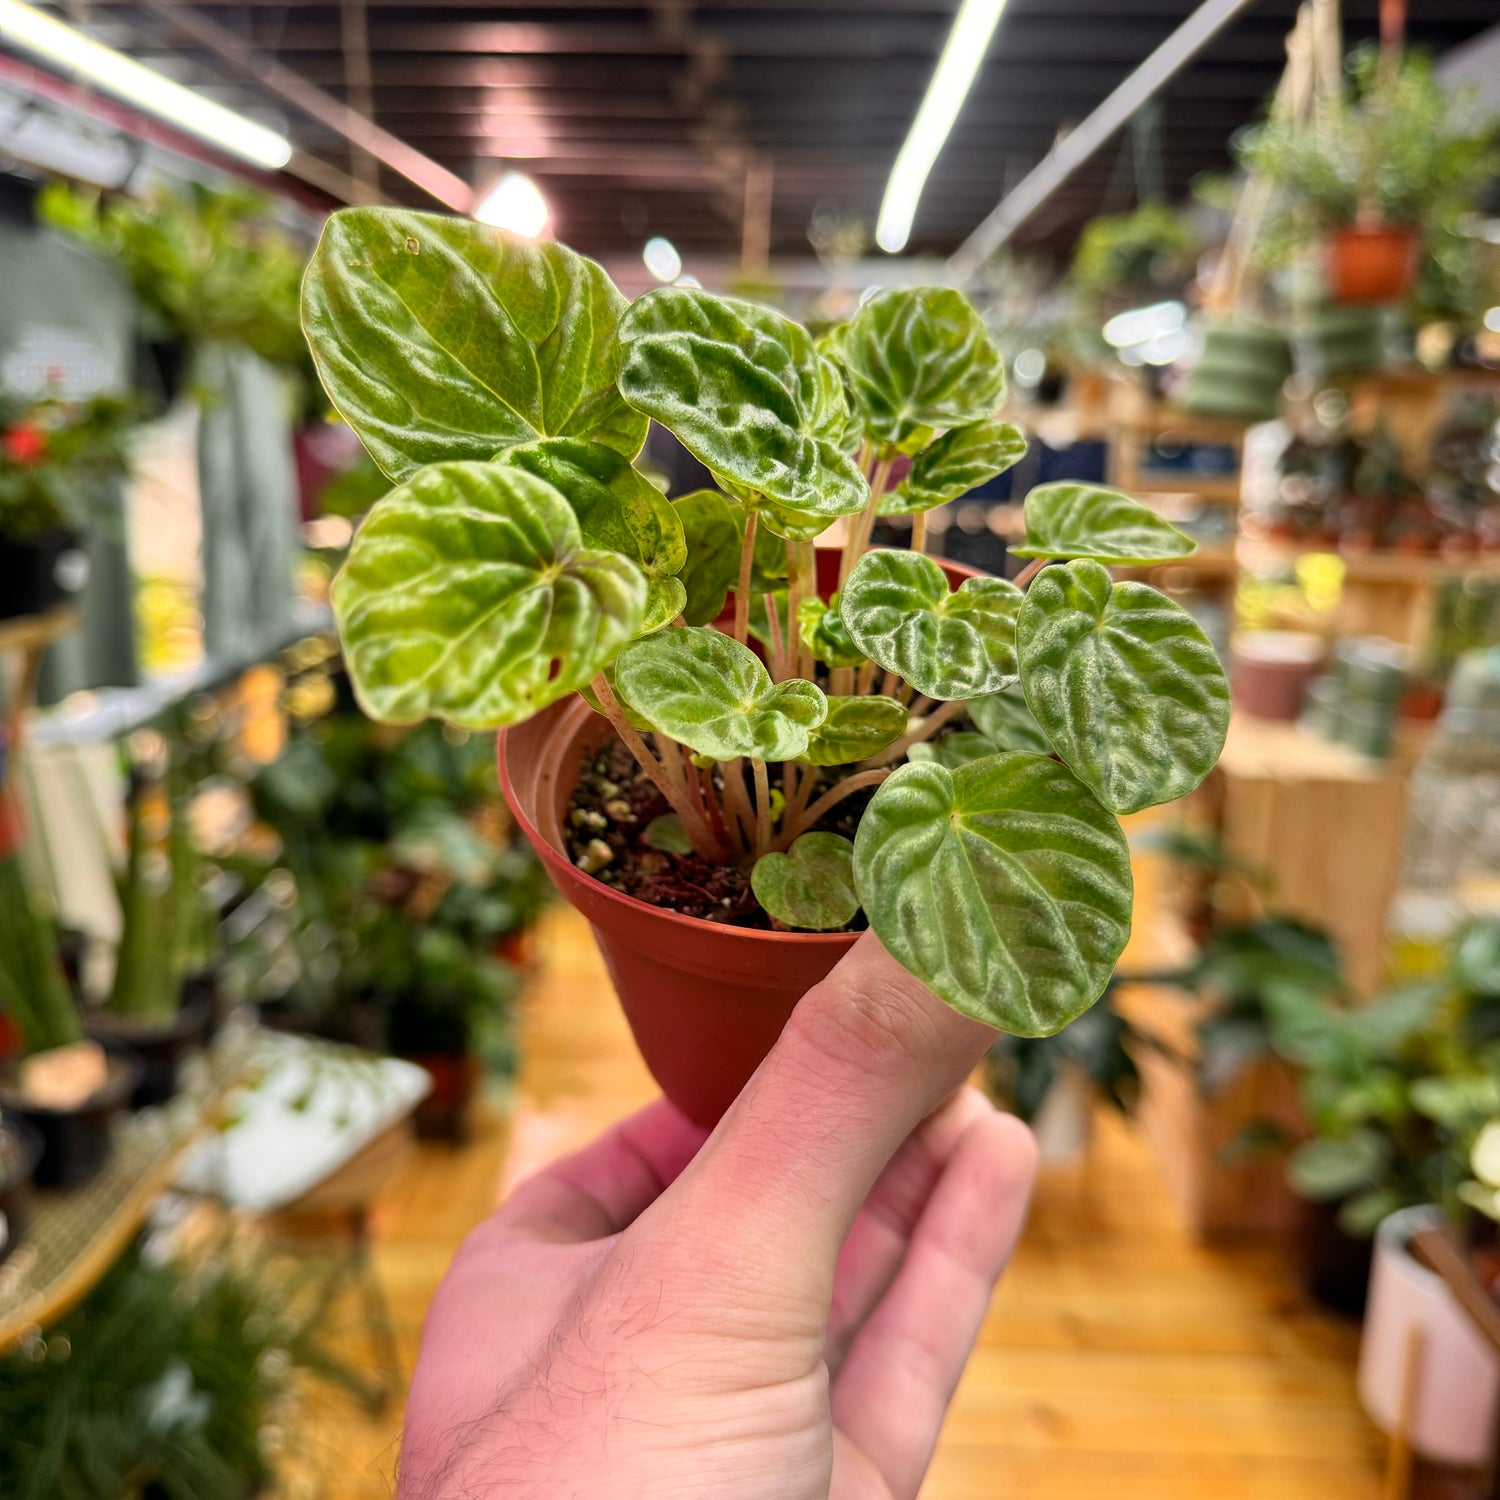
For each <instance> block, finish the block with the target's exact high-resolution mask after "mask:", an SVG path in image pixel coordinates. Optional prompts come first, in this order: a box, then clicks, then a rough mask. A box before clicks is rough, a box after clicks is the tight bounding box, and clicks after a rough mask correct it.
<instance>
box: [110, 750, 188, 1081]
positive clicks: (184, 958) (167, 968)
mask: <svg viewBox="0 0 1500 1500" xmlns="http://www.w3.org/2000/svg"><path fill="white" fill-rule="evenodd" d="M188 802H189V796H188V791H187V788H186V787H185V786H184V785H183V784H182V781H181V778H180V777H179V776H178V775H177V774H176V773H175V772H169V773H168V775H167V777H166V778H164V779H163V780H159V781H158V780H154V779H151V778H148V777H147V776H145V775H144V774H142V773H141V772H139V771H137V772H136V773H135V774H134V775H133V776H132V780H131V787H130V791H129V794H128V795H127V797H126V815H127V821H128V830H127V838H126V854H125V865H124V868H123V869H122V871H121V872H120V877H119V880H118V892H119V898H120V912H121V928H120V941H119V945H118V947H117V949H116V953H115V974H114V981H113V983H112V985H111V987H110V992H109V996H108V998H107V1000H106V1001H105V1003H104V1005H103V1006H102V1007H99V1008H98V1009H96V1010H94V1011H93V1012H91V1013H90V1015H89V1019H88V1025H89V1030H90V1031H91V1032H92V1034H94V1035H95V1036H97V1037H99V1038H101V1039H102V1040H106V1041H116V1042H120V1043H123V1044H124V1045H126V1046H128V1047H129V1048H130V1049H131V1050H132V1051H133V1052H134V1053H135V1054H136V1055H137V1056H138V1057H139V1058H140V1060H141V1063H142V1074H141V1080H140V1083H139V1084H138V1085H137V1086H136V1089H135V1092H134V1094H133V1095H132V1097H131V1106H132V1107H133V1108H135V1109H146V1108H149V1107H151V1106H153V1105H158V1104H165V1103H166V1102H167V1101H168V1100H169V1099H171V1098H172V1097H173V1095H174V1094H176V1092H177V1084H178V1074H179V1071H180V1069H181V1065H182V1061H183V1058H184V1057H185V1056H186V1055H187V1054H188V1052H189V1051H191V1050H192V1049H193V1048H195V1047H198V1046H200V1045H202V1044H203V1042H204V1041H205V1039H206V1037H207V1036H208V1035H209V1034H210V1033H211V1032H212V1030H213V1023H214V1019H215V1010H216V1007H217V1003H218V992H217V977H216V971H215V969H214V959H215V957H216V952H215V949H216V943H215V930H214V920H213V913H212V911H211V910H210V909H209V903H208V900H207V896H206V892H205V890H204V885H203V868H204V862H203V860H202V858H201V856H200V855H199V853H198V851H197V849H196V848H195V847H194V844H193V839H192V832H191V829H190V827H189V816H188V813H189V808H188ZM163 820H164V821H165V823H166V831H165V834H164V836H162V837H158V836H156V834H157V830H158V827H159V824H160V822H161V821H163Z"/></svg>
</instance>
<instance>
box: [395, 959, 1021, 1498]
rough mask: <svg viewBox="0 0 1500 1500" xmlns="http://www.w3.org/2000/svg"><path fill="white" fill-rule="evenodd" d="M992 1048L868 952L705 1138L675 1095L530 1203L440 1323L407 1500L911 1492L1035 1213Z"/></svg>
mask: <svg viewBox="0 0 1500 1500" xmlns="http://www.w3.org/2000/svg"><path fill="white" fill-rule="evenodd" d="M992 1036H993V1033H992V1032H991V1031H989V1030H988V1029H987V1028H986V1027H984V1026H981V1025H979V1024H978V1023H977V1022H974V1021H970V1020H968V1019H966V1018H964V1017H962V1016H959V1015H957V1014H956V1013H955V1012H953V1011H952V1010H950V1009H949V1008H948V1007H947V1006H945V1005H944V1004H942V1002H941V1001H939V1000H937V999H936V998H935V997H934V996H933V995H932V994H931V993H930V992H929V991H928V990H927V989H926V988H925V987H923V986H922V985H921V984H920V983H919V982H918V981H917V980H915V979H913V978H912V976H911V975H909V974H908V973H907V972H906V971H905V970H904V969H902V968H900V967H899V966H898V965H897V964H896V963H895V962H894V961H893V960H892V959H891V958H890V957H889V956H888V955H887V954H886V952H885V951H884V949H883V948H881V946H880V944H879V943H878V942H877V941H876V939H875V937H874V935H873V934H866V935H865V936H864V937H863V938H861V940H860V941H859V942H858V943H857V944H856V945H855V947H854V948H853V950H852V951H851V952H850V953H849V955H848V956H847V957H846V958H845V959H844V960H843V962H842V963H840V964H839V966H838V968H837V969H835V970H834V972H833V973H832V974H831V975H830V976H829V978H828V979H826V980H824V981H823V983H822V984H820V985H818V986H817V987H816V988H814V989H812V990H810V991H809V992H808V994H807V995H806V996H805V997H804V998H803V1000H802V1002H801V1004H799V1005H798V1007H797V1009H796V1011H795V1012H794V1013H793V1015H792V1018H791V1020H790V1021H789V1022H788V1023H787V1026H786V1029H785V1030H784V1032H783V1033H782V1036H781V1039H780V1040H779V1041H778V1042H777V1044H776V1046H775V1047H774V1048H773V1049H772V1051H771V1053H770V1055H769V1056H768V1057H767V1059H766V1061H765V1062H764V1063H763V1064H762V1065H761V1067H760V1069H759V1070H758V1071H757V1073H756V1074H755V1076H754V1078H752V1079H751V1080H750V1082H749V1083H748V1084H747V1085H746V1087H745V1090H744V1092H743V1093H742V1094H741V1095H740V1097H739V1099H738V1100H737V1101H736V1102H735V1104H734V1105H733V1107H732V1108H731V1109H730V1111H729V1113H728V1114H726V1115H725V1117H724V1119H723V1120H722V1121H721V1122H720V1124H719V1126H718V1128H717V1129H716V1130H715V1131H714V1132H713V1134H712V1135H708V1134H707V1132H705V1131H703V1130H702V1129H700V1128H699V1127H697V1126H695V1125H692V1124H690V1123H689V1122H688V1121H687V1120H686V1119H685V1118H684V1117H683V1116H682V1115H681V1114H679V1113H678V1112H677V1111H676V1110H675V1109H674V1108H673V1107H672V1106H671V1105H670V1104H668V1103H667V1102H666V1101H665V1100H661V1101H659V1102H658V1103H656V1104H654V1105H652V1106H650V1107H649V1108H647V1109H645V1110H643V1111H641V1112H640V1113H639V1114H637V1115H634V1116H632V1117H631V1118H630V1119H628V1120H626V1121H624V1122H623V1123H622V1124H620V1125H619V1126H617V1127H616V1128H615V1129H614V1130H612V1131H610V1132H609V1133H608V1134H607V1135H605V1136H603V1137H602V1138H601V1139H600V1140H598V1141H596V1142H595V1143H594V1144H593V1145H591V1146H589V1147H587V1148H586V1149H585V1150H583V1151H581V1152H579V1153H578V1154H577V1155H575V1156H571V1157H569V1158H567V1159H565V1160H563V1161H560V1162H558V1163H556V1164H555V1165H553V1166H552V1167H549V1168H548V1169H547V1170H545V1171H543V1172H541V1173H539V1174H538V1175H537V1176H535V1177H532V1178H529V1179H527V1180H526V1181H525V1182H523V1183H522V1184H520V1186H518V1187H517V1188H516V1190H515V1191H514V1192H513V1193H512V1194H511V1195H510V1197H509V1198H508V1199H507V1200H506V1202H505V1204H504V1205H503V1206H502V1207H501V1209H500V1210H499V1212H498V1213H496V1214H495V1215H494V1216H493V1217H492V1218H490V1219H489V1220H487V1221H486V1222H485V1223H484V1224H482V1225H481V1226H480V1227H479V1228H478V1229H476V1230H475V1231H474V1233H473V1234H472V1235H470V1236H469V1238H468V1239H467V1240H466V1241H465V1243H464V1245H463V1247H462V1248H461V1249H460V1251H459V1253H458V1256H457V1257H456V1259H455V1260H454V1263H453V1266H452V1268H451V1269H450V1271H449V1272H448V1275H447V1278H446V1279H445V1281H444V1282H443V1285H442V1286H441V1287H440V1288H439V1290H438V1293H437V1296H436V1298H435V1299H434V1301H433V1305H432V1308H431V1311H430V1312H429V1314H428V1317H427V1325H426V1328H425V1329H424V1331H423V1336H422V1351H421V1355H420V1358H419V1359H418V1362H417V1369H416V1374H415V1376H414V1378H413V1381H412V1389H411V1397H410V1401H409V1404H408V1408H407V1420H406V1435H405V1440H404V1450H403V1454H402V1461H401V1482H400V1490H399V1493H400V1495H401V1497H402V1500H460V1497H463V1500H469V1497H479V1496H490V1495H508V1496H509V1495H515V1496H546V1497H548V1500H553V1497H556V1500H564V1497H574V1496H577V1497H579V1500H583V1497H588V1500H604V1497H608V1500H628V1497H634V1496H650V1497H651V1500H674V1497H693V1500H700V1497H706V1496H712V1497H714V1500H737V1497H754V1500H767V1497H775V1500H802V1497H814V1496H816V1497H822V1496H831V1497H832V1500H903V1497H910V1496H915V1495H916V1493H917V1490H918V1488H919V1486H920V1485H921V1482H922V1476H923V1475H924V1473H925V1472H926V1469H927V1465H928V1462H929V1460H930V1459H931V1457H932V1451H933V1448H934V1447H935V1445H936V1443H937V1437H938V1432H939V1429H940V1427H941V1426H942V1421H943V1417H944V1414H945V1412H946V1410H947V1407H948V1402H949V1400H950V1399H951V1397H952V1394H953V1390H954V1388H955V1386H956V1385H957V1383H958V1378H959V1375H960V1374H961V1373H962V1370H963V1367H964V1364H965V1362H966V1361H967V1359H968V1356H969V1352H970V1350H971V1348H972V1347H973V1343H974V1340H975V1338H976V1336H977V1334H978V1331H979V1326H980V1323H981V1321H982V1320H983V1317H984V1313H985V1309H986V1307H987V1306H988V1303H989V1298H990V1293H991V1290H992V1288H993V1286H994V1284H995V1282H996V1280H997V1279H998V1278H999V1275H1000V1271H1001V1269H1002V1268H1003V1266H1004V1264H1005V1262H1006V1260H1007V1259H1008V1257H1009V1255H1010V1251H1011V1247H1012V1245H1013V1244H1014V1242H1015V1239H1016V1236H1017V1234H1018V1233H1019V1230H1020V1226H1021V1222H1022V1220H1023V1218H1024V1215H1025V1211H1026V1202H1027V1198H1028V1195H1029V1192H1030V1187H1031V1180H1032V1176H1033V1170H1034V1162H1035V1148H1034V1146H1033V1143H1032V1141H1031V1137H1030V1134H1029V1132H1028V1131H1027V1130H1026V1127H1025V1126H1024V1125H1022V1124H1021V1123H1020V1122H1019V1121H1017V1120H1015V1119H1013V1118H1011V1117H1010V1116H1007V1115H1001V1114H999V1113H997V1112H996V1111H995V1110H994V1108H993V1107H992V1106H991V1105H990V1104H989V1103H988V1102H987V1101H986V1100H985V1099H984V1098H983V1096H982V1095H980V1094H979V1093H978V1092H977V1091H975V1090H973V1089H967V1088H965V1089H960V1090H959V1092H957V1093H954V1092H953V1091H954V1090H955V1089H956V1088H958V1086H959V1085H960V1084H961V1083H962V1081H963V1079H964V1078H965V1077H966V1076H967V1074H968V1073H969V1071H970V1069H971V1068H972V1067H973V1065H974V1063H975V1062H976V1061H977V1060H978V1058H979V1057H980V1055H981V1054H982V1053H983V1051H984V1049H985V1047H986V1046H987V1045H988V1044H989V1042H990V1040H991V1038H992Z"/></svg>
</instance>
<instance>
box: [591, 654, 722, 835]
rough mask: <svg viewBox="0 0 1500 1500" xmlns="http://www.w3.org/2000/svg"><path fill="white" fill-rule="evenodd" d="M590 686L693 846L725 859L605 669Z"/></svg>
mask: <svg viewBox="0 0 1500 1500" xmlns="http://www.w3.org/2000/svg"><path fill="white" fill-rule="evenodd" d="M589 685H590V686H591V687H592V688H593V690H594V694H595V696H596V697H597V698H598V699H599V707H600V708H602V709H603V710H604V717H605V718H607V719H608V720H609V722H610V724H611V725H612V726H613V728H614V731H615V733H616V734H617V735H618V736H619V737H620V742H621V743H622V744H623V745H624V746H625V748H626V749H627V750H629V751H630V753H631V754H632V755H633V756H635V759H636V764H637V765H639V766H640V768H641V770H643V771H644V772H645V773H646V775H647V776H649V777H650V778H651V783H652V785H653V786H654V787H655V788H656V790H657V791H659V792H660V793H661V794H662V796H663V797H665V798H666V799H667V805H668V806H669V807H670V808H671V809H672V811H673V812H675V813H676V814H677V816H678V817H679V818H681V819H682V830H683V832H684V833H686V834H687V836H688V840H689V842H690V843H691V844H692V846H693V848H694V849H695V850H697V852H698V853H699V854H701V855H702V856H703V857H704V859H712V860H719V859H722V858H723V857H724V851H723V850H722V849H718V848H716V847H715V844H714V839H713V836H712V835H711V834H710V833H709V830H708V824H707V822H706V821H705V820H704V819H703V818H702V817H701V816H700V815H699V813H698V811H697V809H696V808H694V807H693V805H692V803H691V802H690V801H689V800H688V796H687V787H686V785H685V783H684V784H679V783H678V782H676V781H674V780H673V778H672V775H671V773H670V772H669V771H668V770H667V768H666V767H665V766H664V765H663V764H662V763H661V761H659V760H657V758H656V757H655V756H654V755H653V754H652V753H651V751H650V750H649V749H647V747H646V742H645V740H643V739H642V738H641V737H640V735H639V734H638V733H637V731H636V729H635V727H634V725H632V724H631V722H630V721H629V720H628V719H627V718H626V717H625V712H624V710H623V709H622V708H621V707H620V702H619V699H617V698H616V697H615V695H614V692H613V690H612V689H611V688H610V685H609V683H608V682H607V681H606V679H605V676H604V673H603V672H601V673H600V674H599V675H598V676H597V677H596V678H594V680H593V682H592V683H590V684H589ZM673 748H674V749H675V748H676V747H675V746H674V747H673Z"/></svg>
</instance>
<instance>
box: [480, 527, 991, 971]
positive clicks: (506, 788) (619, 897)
mask: <svg viewBox="0 0 1500 1500" xmlns="http://www.w3.org/2000/svg"><path fill="white" fill-rule="evenodd" d="M817 550H818V551H819V552H820V553H821V552H831V553H838V552H839V551H840V550H841V549H840V548H838V547H819V548H818V549H817ZM877 550H887V549H877ZM932 561H933V562H935V563H937V565H938V566H939V567H940V568H942V569H943V571H944V572H945V573H948V574H949V575H950V576H957V577H958V578H984V577H989V576H990V575H989V574H986V573H983V572H981V571H980V569H978V568H973V567H970V566H969V565H968V564H967V563H961V562H955V561H953V560H952V559H951V558H943V557H935V558H933V559H932ZM571 696H572V697H575V698H577V695H576V694H574V695H571ZM558 701H559V702H562V703H565V704H566V703H567V699H560V700H558ZM578 701H579V702H583V701H584V700H583V699H581V698H578ZM589 712H590V714H591V715H593V710H592V709H590V710H589ZM513 727H514V728H519V727H520V726H518V725H517V726H511V725H507V726H506V727H505V728H503V729H501V730H499V731H498V732H497V733H496V735H495V763H496V767H497V769H498V770H499V773H500V787H501V790H502V791H503V793H504V795H505V800H506V803H507V804H508V806H509V807H510V810H511V812H512V814H513V815H514V816H515V819H516V822H517V823H518V824H519V825H520V828H521V831H522V832H523V833H524V834H525V835H526V837H527V839H528V840H529V842H530V843H531V846H532V848H534V849H536V850H537V851H538V853H539V855H540V857H541V858H542V860H543V862H544V863H545V862H546V861H547V854H546V853H543V852H542V851H548V852H550V854H551V856H552V858H554V859H557V860H559V861H560V862H561V863H562V864H563V865H564V866H566V868H567V869H568V870H569V871H570V872H571V873H572V874H573V875H574V876H576V877H577V878H579V879H581V880H587V881H588V882H589V887H590V889H591V890H592V891H594V892H597V893H598V894H599V895H601V896H602V897H604V899H605V900H607V901H609V902H610V903H612V904H613V905H615V906H617V907H618V908H619V909H620V911H621V914H622V915H624V914H627V913H642V914H646V915H649V916H651V917H655V918H658V919H659V920H661V921H665V922H668V923H670V924H673V925H676V926H679V927H684V928H688V929H691V930H692V931H694V932H715V933H724V934H729V935H732V936H733V938H734V939H736V940H738V939H749V940H751V941H754V942H763V943H768V944H778V945H779V944H782V943H793V944H796V945H797V946H799V947H805V948H811V947H816V946H817V945H819V944H838V945H841V946H844V947H852V946H853V944H854V941H855V939H857V938H858V937H859V936H860V934H859V933H858V932H773V931H770V930H768V929H766V928H763V927H735V926H731V925H730V924H729V923H727V922H706V921H704V919H703V918H702V917H685V916H683V914H682V913H681V912H675V911H668V910H667V909H666V907H663V906H653V905H652V904H651V903H650V902H649V901H642V900H640V899H639V898H638V897H636V896H627V895H625V894H624V893H623V892H622V891H617V890H615V888H614V887H613V886H610V885H606V884H605V883H604V882H603V881H602V880H599V879H597V878H596V877H594V876H593V875H590V874H588V873H587V872H586V871H583V870H580V869H578V868H577V867H576V866H575V865H574V864H573V863H572V861H571V860H569V859H568V858H567V855H566V854H565V853H564V852H563V851H562V850H560V849H558V848H557V847H556V846H555V845H554V844H552V843H551V841H550V840H548V839H547V838H546V837H545V836H544V835H543V833H542V831H541V830H540V829H539V828H538V827H537V826H536V823H535V822H534V821H533V820H532V818H531V817H530V815H529V814H528V813H527V812H526V810H525V808H524V807H523V805H522V801H521V799H520V797H518V796H517V795H516V789H515V786H514V785H513V783H512V782H511V777H510V769H509V767H508V765H507V764H506V755H505V744H506V739H507V737H508V736H509V734H510V732H511V729H512V728H513ZM574 785H575V787H576V785H577V783H576V782H575V783H574Z"/></svg>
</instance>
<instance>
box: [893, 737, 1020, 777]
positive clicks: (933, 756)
mask: <svg viewBox="0 0 1500 1500" xmlns="http://www.w3.org/2000/svg"><path fill="white" fill-rule="evenodd" d="M999 749H1000V747H999V746H998V745H996V744H995V743H994V742H993V741H992V740H988V739H986V738H985V737H984V736H983V735H982V734H976V733H975V732H974V731H973V730H972V729H956V730H954V732H953V733H952V734H945V735H944V736H943V737H942V739H940V740H919V741H918V742H917V743H916V744H915V745H913V746H912V747H911V749H910V750H908V751H907V752H906V758H907V759H908V760H916V761H920V760H932V761H936V762H937V763H938V765H940V766H947V768H948V769H949V770H950V771H956V770H957V769H958V768H959V767H960V766H966V765H968V764H969V762H970V761H973V760H983V759H984V758H985V756H986V755H994V754H996V753H997V752H998V751H999Z"/></svg>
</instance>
